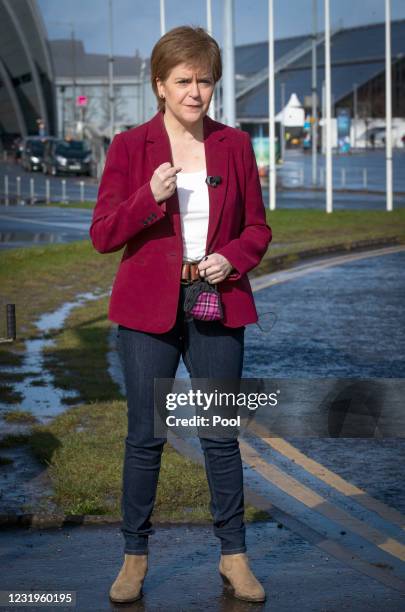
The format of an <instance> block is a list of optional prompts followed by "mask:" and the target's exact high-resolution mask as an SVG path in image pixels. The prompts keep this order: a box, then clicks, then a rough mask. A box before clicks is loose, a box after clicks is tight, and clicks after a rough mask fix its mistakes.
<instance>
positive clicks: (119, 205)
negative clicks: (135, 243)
mask: <svg viewBox="0 0 405 612" xmlns="http://www.w3.org/2000/svg"><path fill="white" fill-rule="evenodd" d="M124 135H125V133H122V134H117V135H116V136H115V137H114V139H113V141H112V143H111V145H110V147H109V149H108V153H107V159H106V163H105V166H104V171H103V175H102V177H101V182H100V187H99V190H98V196H97V202H96V206H95V207H94V211H93V218H92V222H91V225H90V230H89V233H90V238H91V241H92V243H93V246H94V248H95V249H96V250H97V251H98V252H99V253H112V252H114V251H118V250H120V249H121V248H122V247H123V246H125V244H126V243H127V242H128V240H129V239H130V238H132V237H133V236H135V235H136V234H138V233H139V232H141V231H142V230H144V229H146V228H147V227H149V226H150V225H152V224H153V223H156V222H157V221H159V220H160V219H162V218H163V217H164V216H165V212H164V211H163V210H162V208H161V207H160V206H159V205H158V203H157V202H156V200H155V198H154V196H153V193H152V190H151V188H150V184H149V181H148V182H147V183H145V184H144V185H142V186H140V187H139V189H137V190H136V191H135V192H134V193H129V177H128V172H129V156H128V150H127V146H126V143H125V140H124Z"/></svg>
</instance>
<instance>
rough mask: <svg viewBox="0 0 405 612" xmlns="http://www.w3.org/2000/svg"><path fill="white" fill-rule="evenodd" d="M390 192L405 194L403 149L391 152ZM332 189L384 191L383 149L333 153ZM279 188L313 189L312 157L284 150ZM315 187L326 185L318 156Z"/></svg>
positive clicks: (307, 154) (323, 163)
mask: <svg viewBox="0 0 405 612" xmlns="http://www.w3.org/2000/svg"><path fill="white" fill-rule="evenodd" d="M392 157H393V189H394V191H396V192H402V193H405V174H404V170H403V169H404V164H405V148H401V149H394V150H393V156H392ZM332 167H333V187H334V188H335V189H345V188H349V189H356V190H357V189H358V190H363V189H368V190H369V191H373V190H376V191H381V192H383V191H385V183H386V161H385V148H381V149H376V150H374V151H372V150H368V151H366V150H356V151H354V152H352V153H350V154H347V155H342V154H339V153H334V155H333V158H332ZM277 174H278V177H279V181H280V184H282V185H284V186H285V187H300V186H302V187H306V188H308V187H311V186H312V155H311V153H302V152H301V151H299V150H287V152H286V156H285V161H284V163H283V164H281V165H280V166H278V168H277ZM317 178H318V185H323V186H324V185H325V157H324V156H323V155H321V154H318V172H317Z"/></svg>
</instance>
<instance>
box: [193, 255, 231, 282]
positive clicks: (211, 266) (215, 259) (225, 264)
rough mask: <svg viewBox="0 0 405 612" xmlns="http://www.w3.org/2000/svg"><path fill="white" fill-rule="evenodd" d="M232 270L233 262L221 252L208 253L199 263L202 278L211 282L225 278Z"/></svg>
mask: <svg viewBox="0 0 405 612" xmlns="http://www.w3.org/2000/svg"><path fill="white" fill-rule="evenodd" d="M231 270H232V264H231V263H229V261H228V260H227V259H226V257H224V256H223V255H220V254H219V253H212V255H207V257H205V258H204V259H203V260H202V261H201V262H200V263H199V264H198V271H199V273H200V276H201V278H203V279H204V280H207V281H208V282H209V283H212V284H216V283H220V282H221V281H223V280H225V279H226V277H227V276H228V275H229V274H230V272H231Z"/></svg>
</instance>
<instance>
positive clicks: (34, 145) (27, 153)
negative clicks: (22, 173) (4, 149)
mask: <svg viewBox="0 0 405 612" xmlns="http://www.w3.org/2000/svg"><path fill="white" fill-rule="evenodd" d="M43 156H44V138H41V137H40V136H29V137H28V138H24V140H23V142H22V150H21V166H22V167H23V168H24V170H26V171H27V172H33V171H35V170H41V168H42V160H43Z"/></svg>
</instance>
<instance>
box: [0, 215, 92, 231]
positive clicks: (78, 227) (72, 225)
mask: <svg viewBox="0 0 405 612" xmlns="http://www.w3.org/2000/svg"><path fill="white" fill-rule="evenodd" d="M0 219H5V220H6V221H9V220H11V221H19V222H22V223H30V224H31V225H51V226H52V227H53V228H55V229H57V228H58V227H67V228H69V229H76V230H83V231H88V229H89V227H90V221H89V223H81V222H78V223H65V222H63V221H60V222H59V221H36V220H35V219H25V218H24V217H12V216H9V215H0ZM17 231H18V230H17Z"/></svg>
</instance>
